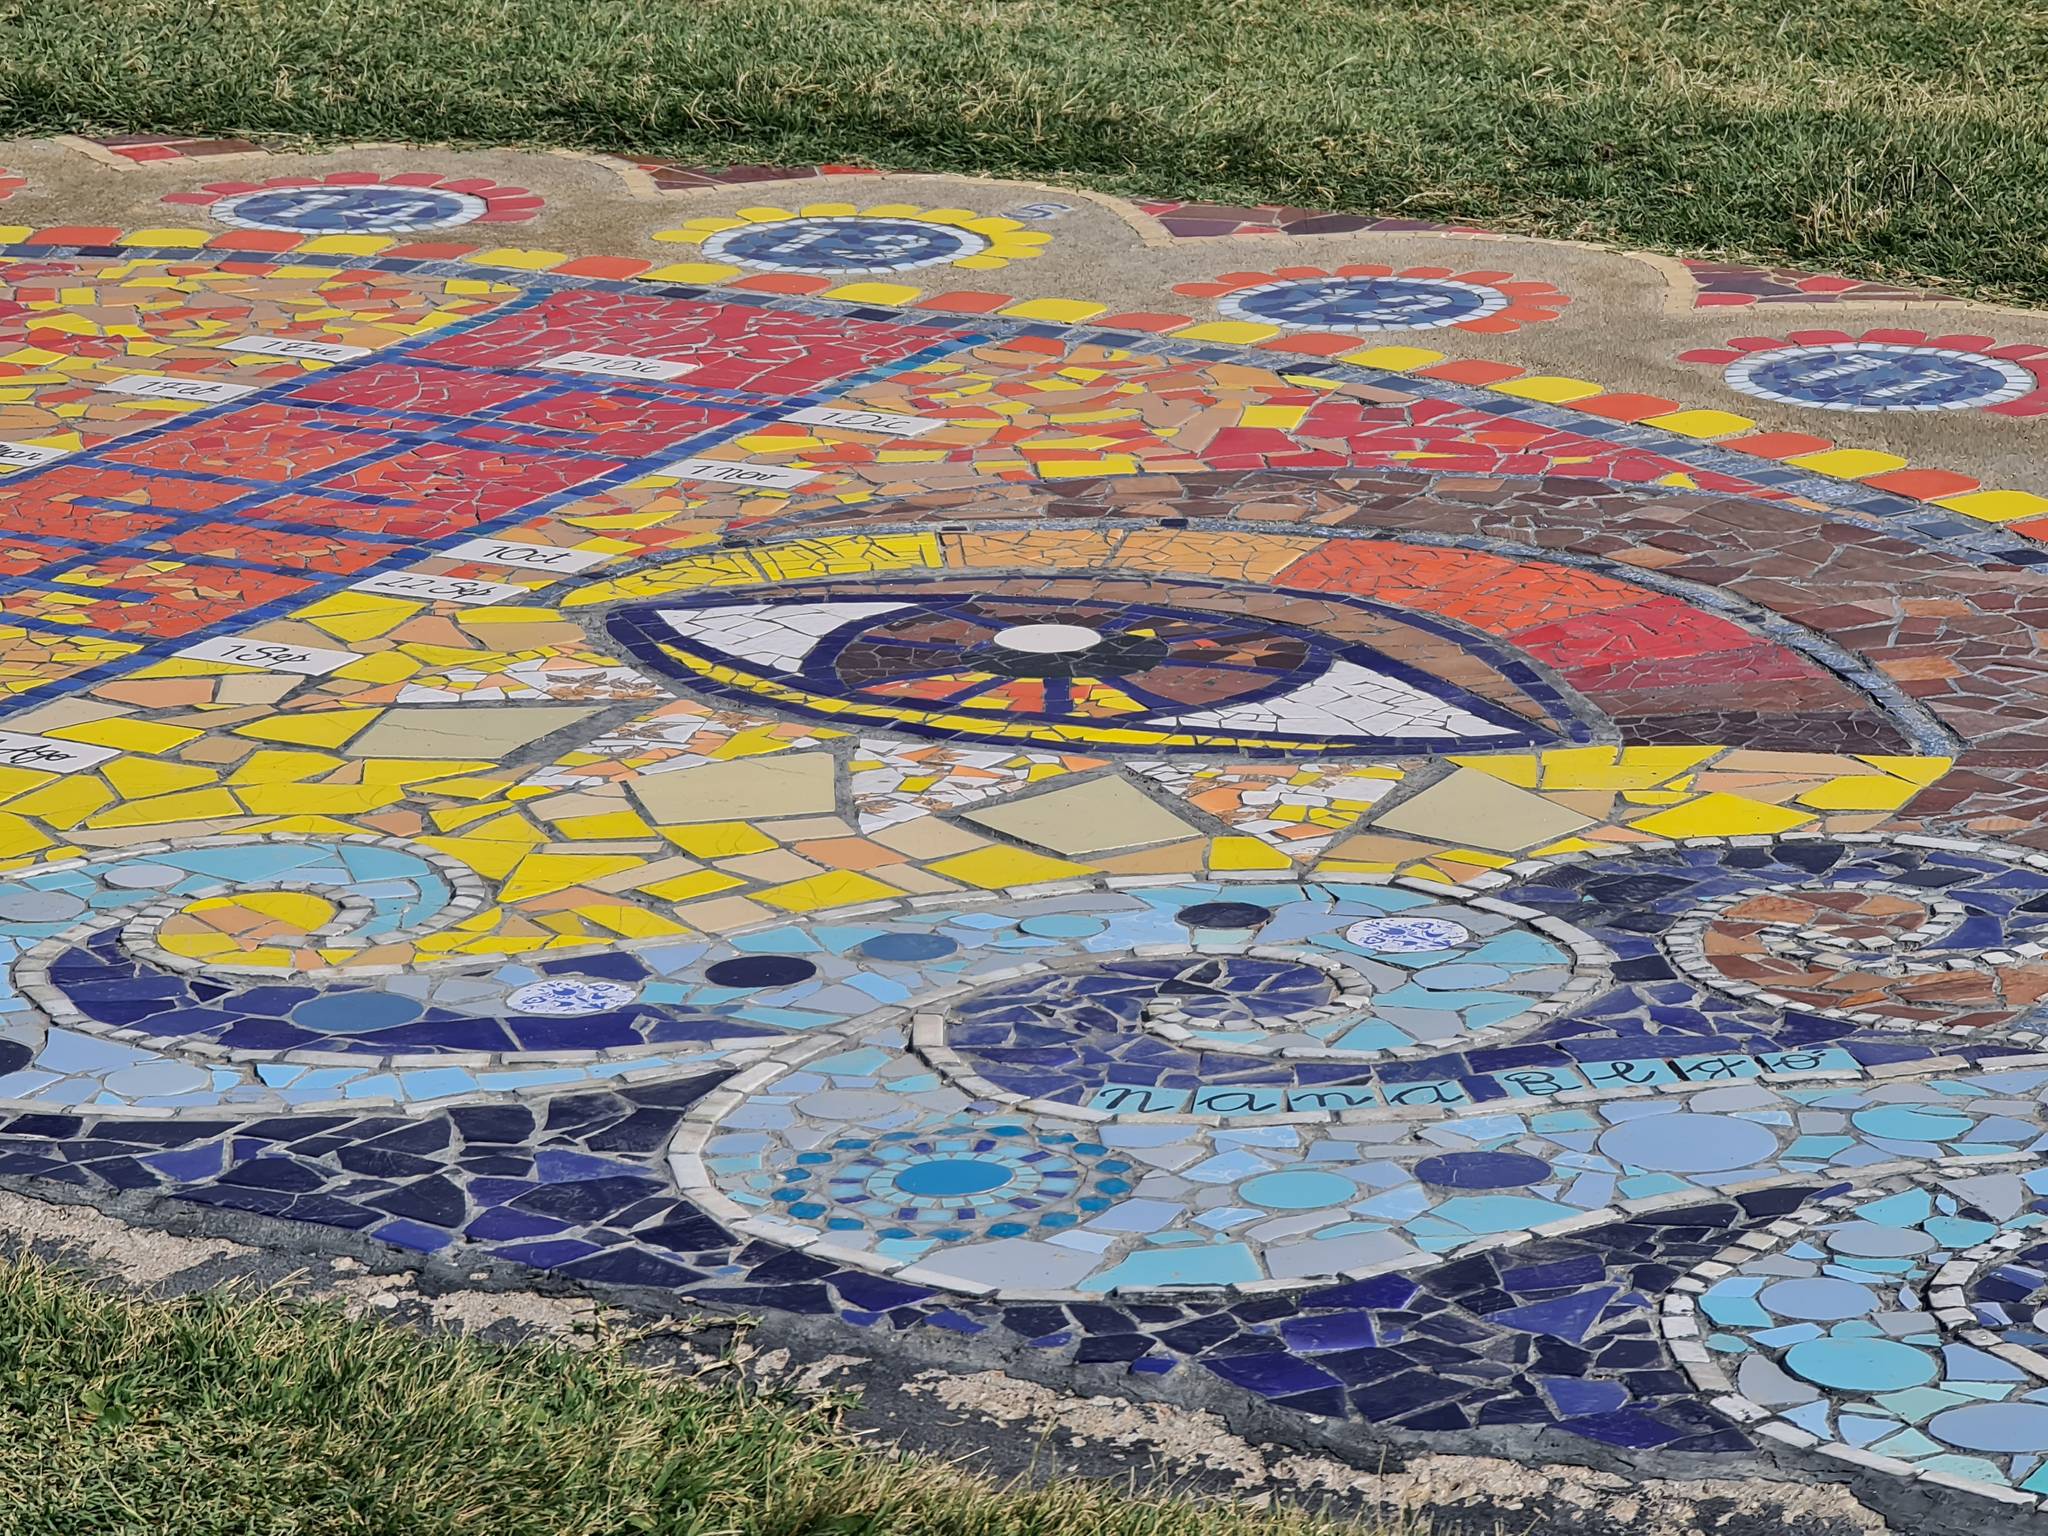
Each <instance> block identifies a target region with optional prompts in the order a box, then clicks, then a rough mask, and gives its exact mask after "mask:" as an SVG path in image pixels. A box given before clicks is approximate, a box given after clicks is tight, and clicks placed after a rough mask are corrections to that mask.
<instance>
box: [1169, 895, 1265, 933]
mask: <svg viewBox="0 0 2048 1536" xmlns="http://www.w3.org/2000/svg"><path fill="white" fill-rule="evenodd" d="M1174 915H1175V916H1176V917H1178V918H1179V919H1180V920H1181V921H1182V922H1183V923H1185V924H1187V926H1188V927H1190V928H1256V927H1258V926H1259V924H1261V923H1263V922H1265V921H1266V920H1267V919H1268V918H1270V917H1271V916H1272V915H1273V909H1272V908H1271V907H1261V906H1258V905H1257V904H1255V903H1253V902H1249V901H1198V902H1196V903H1195V904H1194V905H1193V906H1192V907H1182V908H1181V909H1180V911H1179V912H1177V913H1176V914H1174Z"/></svg>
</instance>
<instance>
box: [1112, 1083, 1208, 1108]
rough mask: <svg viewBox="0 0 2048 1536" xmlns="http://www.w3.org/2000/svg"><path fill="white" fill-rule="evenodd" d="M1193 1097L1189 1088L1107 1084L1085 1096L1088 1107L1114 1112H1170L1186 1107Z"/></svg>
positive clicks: (1193, 1094)
mask: <svg viewBox="0 0 2048 1536" xmlns="http://www.w3.org/2000/svg"><path fill="white" fill-rule="evenodd" d="M1194 1096H1195V1093H1194V1090H1193V1089H1192V1088H1151V1087H1146V1086H1144V1085H1142V1084H1123V1083H1110V1084H1107V1085H1105V1086H1103V1087H1101V1088H1098V1089H1096V1090H1095V1092H1093V1093H1092V1094H1090V1095H1089V1096H1088V1107H1089V1108H1090V1109H1101V1110H1107V1111H1108V1112H1109V1113H1111V1114H1113V1115H1172V1114H1178V1113H1180V1111H1182V1110H1184V1109H1186V1108H1187V1107H1188V1104H1189V1102H1190V1101H1191V1100H1193V1098H1194Z"/></svg>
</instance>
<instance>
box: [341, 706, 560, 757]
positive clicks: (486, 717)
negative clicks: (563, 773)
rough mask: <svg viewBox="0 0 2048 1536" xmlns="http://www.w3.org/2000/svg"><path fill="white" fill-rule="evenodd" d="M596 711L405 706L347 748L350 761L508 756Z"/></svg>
mask: <svg viewBox="0 0 2048 1536" xmlns="http://www.w3.org/2000/svg"><path fill="white" fill-rule="evenodd" d="M596 713H598V711H597V710H595V709H578V708H573V707H569V706H564V705H546V704H513V705H507V706H504V707H502V708H501V707H498V706H495V705H480V704H452V705H444V706H440V707H434V706H429V705H424V704H411V705H407V704H401V705H398V706H396V707H394V708H391V709H387V710H385V711H384V712H383V714H382V715H380V716H379V717H378V718H377V722H376V723H375V724H374V725H372V726H371V727H370V728H369V729H368V730H366V731H364V732H363V733H362V734H361V735H360V736H357V737H355V738H354V739H353V740H352V741H350V742H349V743H348V745H347V747H346V748H344V749H343V750H345V751H346V752H347V753H348V755H349V756H350V757H448V758H463V759H481V758H504V757H509V756H510V755H511V754H513V753H515V752H517V751H519V750H520V749H521V748H522V747H525V746H528V745H530V744H532V743H533V742H536V741H539V740H540V739H541V738H542V737H543V736H551V735H553V734H554V733H555V732H556V731H560V730H566V729H567V728H568V727H570V726H572V725H575V724H577V723H578V722H579V721H583V720H588V719H589V718H590V717H591V716H592V715H594V714H596Z"/></svg>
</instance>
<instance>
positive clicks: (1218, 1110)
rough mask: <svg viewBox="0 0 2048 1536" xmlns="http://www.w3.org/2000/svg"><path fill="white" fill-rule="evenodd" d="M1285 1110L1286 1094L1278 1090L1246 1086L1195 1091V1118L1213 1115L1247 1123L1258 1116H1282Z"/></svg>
mask: <svg viewBox="0 0 2048 1536" xmlns="http://www.w3.org/2000/svg"><path fill="white" fill-rule="evenodd" d="M1286 1110H1287V1093H1286V1090H1285V1089H1281V1088H1265V1087H1253V1086H1247V1087H1243V1088H1229V1087H1218V1088H1197V1089H1196V1090H1195V1103H1194V1112H1195V1113H1196V1114H1198V1115H1216V1116H1219V1117H1221V1118H1223V1119H1226V1120H1227V1119H1232V1118H1235V1117H1244V1118H1247V1119H1249V1118H1251V1117H1254V1116H1258V1115H1278V1114H1284V1113H1286Z"/></svg>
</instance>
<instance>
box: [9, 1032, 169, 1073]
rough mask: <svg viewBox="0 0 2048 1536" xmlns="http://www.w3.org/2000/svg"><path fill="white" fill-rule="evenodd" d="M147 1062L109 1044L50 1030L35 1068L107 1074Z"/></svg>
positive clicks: (128, 1049)
mask: <svg viewBox="0 0 2048 1536" xmlns="http://www.w3.org/2000/svg"><path fill="white" fill-rule="evenodd" d="M148 1059H150V1058H149V1057H148V1056H146V1055H145V1054H144V1053H143V1052H141V1051H137V1050H134V1049H133V1048H131V1047H129V1046H125V1045H118V1044H116V1043H115V1042H113V1041H111V1040H100V1039H96V1038H95V1037H93V1036H91V1035H80V1034H74V1033H73V1032H72V1031H70V1030H68V1029H56V1028H52V1029H51V1030H50V1032H49V1034H48V1035H47V1036H45V1037H44V1040H43V1048H42V1049H41V1050H40V1051H38V1052H36V1060H35V1064H36V1065H37V1066H39V1067H42V1068H43V1069H44V1070H46V1071H50V1072H106V1071H111V1070H113V1069H115V1068H118V1067H127V1066H132V1065H134V1064H135V1063H136V1062H139V1061H146V1060H148Z"/></svg>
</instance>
